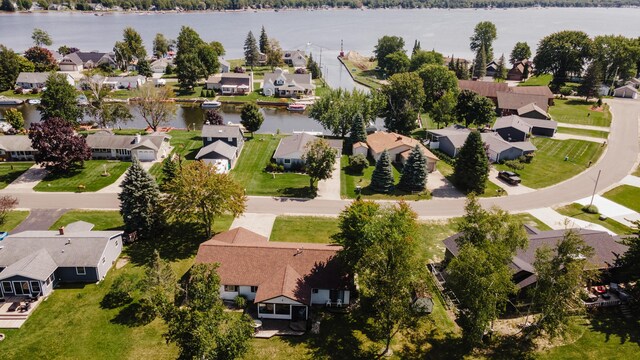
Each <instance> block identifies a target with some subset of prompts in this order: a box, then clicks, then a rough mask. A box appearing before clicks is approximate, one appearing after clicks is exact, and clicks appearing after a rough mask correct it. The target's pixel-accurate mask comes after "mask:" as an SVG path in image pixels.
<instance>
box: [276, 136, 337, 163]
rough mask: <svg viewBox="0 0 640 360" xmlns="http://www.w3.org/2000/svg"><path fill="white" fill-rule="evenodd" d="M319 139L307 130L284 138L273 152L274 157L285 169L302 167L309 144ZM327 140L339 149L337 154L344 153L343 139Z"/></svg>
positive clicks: (330, 144)
mask: <svg viewBox="0 0 640 360" xmlns="http://www.w3.org/2000/svg"><path fill="white" fill-rule="evenodd" d="M318 139H319V138H318V137H316V136H314V135H311V134H309V133H305V132H303V133H298V134H293V135H291V136H287V137H285V138H282V139H280V143H278V147H277V148H276V151H275V152H274V153H273V158H274V160H275V161H276V163H278V164H280V165H282V166H284V168H285V169H291V168H300V167H301V166H302V165H303V164H304V159H303V157H304V154H305V152H306V148H307V144H309V143H311V142H313V141H315V140H318ZM326 141H327V142H328V143H329V146H331V147H332V148H334V149H335V150H336V151H337V156H340V155H341V154H342V140H337V139H327V140H326Z"/></svg>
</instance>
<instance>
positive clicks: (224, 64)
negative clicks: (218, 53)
mask: <svg viewBox="0 0 640 360" xmlns="http://www.w3.org/2000/svg"><path fill="white" fill-rule="evenodd" d="M218 62H219V63H220V72H221V73H223V74H224V73H228V72H230V71H231V63H230V62H228V61H227V60H225V59H223V58H221V57H219V58H218Z"/></svg>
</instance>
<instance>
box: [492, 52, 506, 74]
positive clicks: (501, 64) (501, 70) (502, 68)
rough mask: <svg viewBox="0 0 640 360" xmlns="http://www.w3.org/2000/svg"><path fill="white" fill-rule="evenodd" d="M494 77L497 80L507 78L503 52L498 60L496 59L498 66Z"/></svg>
mask: <svg viewBox="0 0 640 360" xmlns="http://www.w3.org/2000/svg"><path fill="white" fill-rule="evenodd" d="M494 78H495V79H498V80H505V79H506V78H507V67H506V66H505V60H504V54H502V56H500V60H498V67H497V69H496V74H495V76H494Z"/></svg>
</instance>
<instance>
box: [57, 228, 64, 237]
mask: <svg viewBox="0 0 640 360" xmlns="http://www.w3.org/2000/svg"><path fill="white" fill-rule="evenodd" d="M58 233H59V234H60V235H64V226H61V227H60V228H59V229H58Z"/></svg>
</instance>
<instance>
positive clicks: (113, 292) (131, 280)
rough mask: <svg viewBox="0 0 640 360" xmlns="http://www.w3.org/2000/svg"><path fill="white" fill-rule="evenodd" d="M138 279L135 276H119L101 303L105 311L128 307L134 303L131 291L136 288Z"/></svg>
mask: <svg viewBox="0 0 640 360" xmlns="http://www.w3.org/2000/svg"><path fill="white" fill-rule="evenodd" d="M136 283H137V279H136V278H135V277H133V276H122V275H121V276H118V277H117V278H116V279H115V280H113V283H112V284H111V288H110V289H109V292H108V293H107V294H105V296H104V298H102V301H101V302H100V306H101V307H103V308H105V309H115V308H118V307H121V306H124V305H127V304H129V303H131V302H132V301H133V297H132V296H131V291H132V290H133V289H134V288H135V286H136Z"/></svg>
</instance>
